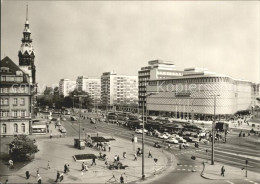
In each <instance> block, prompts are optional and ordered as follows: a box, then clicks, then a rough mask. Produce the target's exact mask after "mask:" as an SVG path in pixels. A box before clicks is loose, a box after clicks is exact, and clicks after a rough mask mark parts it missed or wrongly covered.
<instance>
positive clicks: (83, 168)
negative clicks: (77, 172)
mask: <svg viewBox="0 0 260 184" xmlns="http://www.w3.org/2000/svg"><path fill="white" fill-rule="evenodd" d="M84 170H85V163H84V162H83V163H82V164H81V171H84Z"/></svg>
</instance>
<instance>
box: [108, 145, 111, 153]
mask: <svg viewBox="0 0 260 184" xmlns="http://www.w3.org/2000/svg"><path fill="white" fill-rule="evenodd" d="M110 150H111V145H110V144H108V151H109V152H110Z"/></svg>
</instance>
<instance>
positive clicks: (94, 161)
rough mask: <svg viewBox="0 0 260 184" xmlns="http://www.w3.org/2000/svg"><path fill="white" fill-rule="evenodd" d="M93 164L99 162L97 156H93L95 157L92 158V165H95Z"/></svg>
mask: <svg viewBox="0 0 260 184" xmlns="http://www.w3.org/2000/svg"><path fill="white" fill-rule="evenodd" d="M93 164H95V165H97V164H96V157H93V158H92V164H91V165H93Z"/></svg>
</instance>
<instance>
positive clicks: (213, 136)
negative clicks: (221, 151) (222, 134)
mask: <svg viewBox="0 0 260 184" xmlns="http://www.w3.org/2000/svg"><path fill="white" fill-rule="evenodd" d="M215 121H216V95H214V121H213V123H212V148H211V165H214V143H215Z"/></svg>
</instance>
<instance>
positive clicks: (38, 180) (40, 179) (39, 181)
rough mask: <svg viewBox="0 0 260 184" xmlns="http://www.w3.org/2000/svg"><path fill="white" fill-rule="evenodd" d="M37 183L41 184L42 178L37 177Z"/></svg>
mask: <svg viewBox="0 0 260 184" xmlns="http://www.w3.org/2000/svg"><path fill="white" fill-rule="evenodd" d="M37 183H38V184H41V183H42V177H41V176H39V177H38V179H37Z"/></svg>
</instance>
